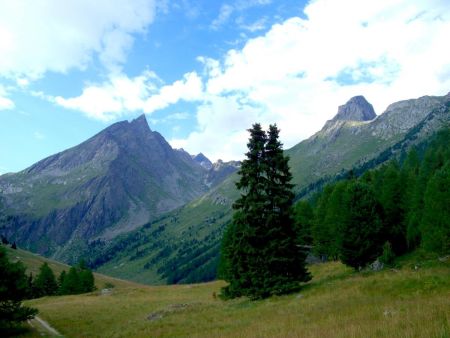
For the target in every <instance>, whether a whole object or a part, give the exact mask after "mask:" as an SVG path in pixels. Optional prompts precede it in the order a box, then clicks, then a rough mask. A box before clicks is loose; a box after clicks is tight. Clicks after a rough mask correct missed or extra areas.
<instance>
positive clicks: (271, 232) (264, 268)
mask: <svg viewBox="0 0 450 338" xmlns="http://www.w3.org/2000/svg"><path fill="white" fill-rule="evenodd" d="M249 132H250V140H249V143H248V144H247V146H248V152H247V154H246V156H247V158H246V160H244V161H243V162H242V166H241V169H240V171H239V174H240V180H239V181H238V182H237V184H236V186H237V187H238V189H240V190H241V196H240V198H238V199H237V200H236V202H235V204H234V205H233V208H234V209H235V213H234V215H233V221H232V223H231V224H230V225H229V226H228V228H227V230H226V232H225V234H224V238H223V242H222V252H221V265H220V273H221V277H222V278H224V279H225V280H226V281H227V282H228V283H229V284H228V286H227V287H225V288H223V289H222V296H223V297H225V298H234V297H240V296H248V297H250V298H251V299H259V298H265V297H268V296H270V295H272V294H283V293H287V292H292V291H294V290H298V288H299V285H300V282H304V281H307V280H309V278H310V276H309V274H308V272H307V271H306V268H305V263H304V259H305V253H304V252H303V251H302V250H301V248H300V247H299V246H298V239H297V234H296V232H295V229H294V227H295V225H294V219H293V209H292V202H293V198H294V194H293V193H292V187H293V186H292V184H291V183H290V181H291V179H292V175H291V173H290V171H289V166H288V160H289V159H288V158H287V157H285V156H284V154H283V150H282V145H281V143H280V142H279V140H278V134H279V131H278V129H277V127H276V126H270V127H269V131H268V133H267V135H266V133H265V132H264V131H263V130H262V129H261V126H260V125H259V124H254V125H253V128H252V129H250V130H249Z"/></svg>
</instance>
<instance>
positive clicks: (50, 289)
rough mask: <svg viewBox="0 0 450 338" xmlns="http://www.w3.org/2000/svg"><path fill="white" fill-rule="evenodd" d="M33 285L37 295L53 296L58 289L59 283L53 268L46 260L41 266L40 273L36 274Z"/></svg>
mask: <svg viewBox="0 0 450 338" xmlns="http://www.w3.org/2000/svg"><path fill="white" fill-rule="evenodd" d="M33 285H34V290H35V291H34V293H35V296H36V297H43V296H53V295H55V294H56V292H57V291H58V283H57V282H56V278H55V275H54V273H53V270H52V269H51V268H50V267H49V266H48V264H47V263H46V262H44V263H42V265H41V267H40V268H39V274H38V275H37V276H36V279H35V280H34V283H33Z"/></svg>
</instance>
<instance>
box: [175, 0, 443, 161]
mask: <svg viewBox="0 0 450 338" xmlns="http://www.w3.org/2000/svg"><path fill="white" fill-rule="evenodd" d="M304 14H305V17H304V18H300V17H293V18H290V19H288V20H286V21H284V22H282V23H280V24H276V25H274V26H272V28H271V29H270V30H269V31H268V32H267V33H266V34H265V35H263V36H260V37H257V38H253V39H251V40H249V41H248V42H247V43H246V44H245V46H244V47H243V48H242V49H239V50H237V49H232V50H230V51H228V52H227V53H226V55H225V56H224V57H223V59H220V60H215V59H209V58H206V57H203V58H199V61H201V62H203V63H204V69H205V73H206V78H207V80H206V81H205V94H204V97H205V101H204V103H203V105H202V106H200V107H199V109H198V111H197V121H198V126H197V130H195V131H194V132H192V133H191V134H190V135H189V136H188V137H187V138H185V139H182V140H172V144H174V145H177V146H178V145H182V146H183V148H185V149H187V150H188V151H190V152H191V153H197V152H199V151H204V152H205V153H206V154H207V155H208V156H210V157H211V158H212V159H217V158H219V157H222V158H224V159H233V158H235V159H236V158H242V154H243V153H244V152H245V139H246V137H247V135H246V133H245V132H243V131H245V129H246V128H248V127H250V125H251V123H252V122H255V121H259V122H262V123H263V124H267V123H274V122H276V123H277V124H278V126H279V127H280V128H281V130H282V132H281V138H282V140H283V142H284V143H285V146H286V147H291V146H293V145H294V144H296V143H297V142H299V141H300V140H301V139H304V138H306V137H308V136H310V135H311V134H313V133H314V132H315V131H317V130H318V129H320V128H321V126H322V125H323V123H324V122H325V121H326V120H327V119H330V118H332V117H333V115H334V114H335V113H336V110H337V107H338V105H340V104H343V103H345V101H346V100H347V99H349V98H350V97H352V96H354V95H360V94H362V95H365V96H366V98H367V99H368V100H369V101H370V102H371V103H372V104H373V105H374V107H375V109H376V111H377V113H378V114H379V113H381V112H382V111H383V110H384V109H385V108H386V106H387V105H388V104H389V103H392V102H395V101H398V100H401V99H407V98H412V97H417V96H421V95H425V94H430V95H443V94H445V93H447V92H448V91H449V90H450V77H449V76H448V75H449V74H450V49H449V48H448V43H447V40H448V37H449V36H450V7H449V6H448V2H447V1H445V0H433V1H420V0H396V1H390V0H380V1H369V0H367V1H361V0H344V1H332V0H316V1H312V2H310V3H309V4H308V5H307V6H306V7H305V9H304ZM230 114H231V115H230ZM217 121H220V123H218V122H217ZM224 140H226V142H224ZM234 140H239V141H236V145H235V147H234V146H233V148H231V147H230V144H233V142H234ZM242 140H244V142H242ZM240 142H242V143H240ZM205 146H206V147H208V150H203V149H204V147H205Z"/></svg>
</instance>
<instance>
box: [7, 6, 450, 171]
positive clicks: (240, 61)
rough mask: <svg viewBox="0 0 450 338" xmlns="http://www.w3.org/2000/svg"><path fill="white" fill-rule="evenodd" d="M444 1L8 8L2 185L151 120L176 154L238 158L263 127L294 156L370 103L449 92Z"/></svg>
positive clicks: (448, 20)
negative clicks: (341, 112)
mask: <svg viewBox="0 0 450 338" xmlns="http://www.w3.org/2000/svg"><path fill="white" fill-rule="evenodd" d="M449 7H450V6H448V2H447V1H446V0H442V1H439V0H435V1H434V0H432V1H419V0H417V1H415V0H396V1H388V0H380V1H376V2H375V1H369V0H342V1H332V0H316V1H311V2H306V1H275V0H247V1H243V0H230V1H206V0H205V1H191V0H176V1H154V0H128V1H117V2H115V3H114V6H113V5H112V2H111V1H108V0H98V1H89V0H77V1H75V0H73V1H72V0H68V1H57V0H42V1H33V0H16V1H12V0H11V1H2V2H1V3H0V174H1V173H6V172H11V171H19V170H22V169H24V168H26V167H27V166H29V165H31V164H32V163H34V162H36V161H38V160H40V159H42V158H44V157H46V156H49V155H51V154H54V153H56V152H59V151H62V150H64V149H67V148H69V147H72V146H75V145H77V144H79V143H80V142H82V141H84V140H86V139H87V138H89V137H91V136H93V135H94V134H95V133H97V132H99V131H100V130H102V129H103V128H105V127H107V126H108V125H110V124H112V123H114V122H116V121H120V120H125V119H132V118H135V117H137V116H138V115H140V114H142V113H145V114H146V116H147V120H148V122H149V125H150V127H151V128H152V129H153V130H157V131H159V132H160V133H161V134H162V135H163V136H164V137H165V138H166V139H167V140H168V141H169V142H170V143H171V144H172V146H173V147H177V148H178V147H183V148H184V149H186V150H187V151H189V152H190V153H192V154H195V153H198V152H200V151H202V152H204V153H205V154H206V155H207V156H208V157H210V158H211V159H212V160H217V159H219V158H222V159H225V160H229V159H239V158H241V157H242V154H243V153H244V152H245V144H246V139H247V133H246V129H247V128H248V127H249V126H250V125H251V124H252V123H253V122H256V121H258V122H261V123H263V124H265V125H267V124H269V123H274V122H276V123H277V124H278V125H279V126H280V128H281V130H282V131H281V137H282V140H283V142H284V143H285V146H286V147H290V146H293V145H295V144H296V143H298V142H299V141H301V140H302V139H304V138H306V137H308V136H310V135H311V134H313V133H314V132H315V131H317V130H318V129H320V127H321V126H322V125H323V123H324V122H325V121H326V120H327V119H330V118H332V117H333V116H334V114H335V113H336V111H337V107H338V105H340V104H343V103H345V102H346V101H347V100H348V99H349V98H350V97H352V96H354V95H364V96H365V97H366V98H367V99H368V100H369V101H370V102H371V103H372V104H373V105H374V107H375V109H376V111H377V113H378V114H380V113H382V112H383V111H384V109H385V108H386V107H387V105H388V104H389V103H392V102H395V101H398V100H402V99H408V98H413V97H418V96H422V95H444V94H446V93H447V92H448V91H450V49H449V48H448V42H447V41H448V36H450V9H449Z"/></svg>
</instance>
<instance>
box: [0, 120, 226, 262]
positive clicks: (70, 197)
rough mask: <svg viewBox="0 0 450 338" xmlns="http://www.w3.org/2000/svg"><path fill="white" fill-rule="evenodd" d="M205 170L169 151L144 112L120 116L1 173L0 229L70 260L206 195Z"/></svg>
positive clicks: (40, 250)
mask: <svg viewBox="0 0 450 338" xmlns="http://www.w3.org/2000/svg"><path fill="white" fill-rule="evenodd" d="M211 170H213V169H212V168H211V169H209V170H208V169H206V168H205V167H204V166H202V165H201V164H200V163H198V162H197V161H195V160H194V159H192V157H191V155H189V154H188V153H186V152H183V151H177V150H173V149H172V148H171V147H170V145H169V144H168V143H167V142H166V141H165V139H164V138H163V137H162V136H161V135H160V134H159V133H157V132H155V131H151V130H150V128H149V126H148V124H147V121H146V118H145V116H144V115H142V116H140V117H139V118H137V119H135V120H133V121H131V122H128V121H123V122H118V123H115V124H113V125H111V126H110V127H108V128H106V129H105V130H103V131H101V132H100V133H98V134H97V135H95V136H93V137H92V138H90V139H89V140H87V141H85V142H83V143H81V144H80V145H78V146H76V147H74V148H71V149H68V150H66V151H63V152H61V153H58V154H56V155H53V156H50V157H48V158H46V159H44V160H42V161H39V162H38V163H36V164H34V165H32V166H31V167H29V168H27V169H25V170H23V171H21V172H19V173H16V174H7V175H3V176H0V215H1V216H0V233H3V234H4V235H6V236H7V237H8V238H12V239H14V240H15V241H17V242H18V243H20V244H21V246H22V247H26V248H28V249H30V250H32V251H34V252H38V253H41V254H44V255H46V256H51V257H53V258H56V259H59V260H63V261H66V262H74V261H76V260H77V259H78V257H79V256H80V255H83V254H85V253H86V252H87V251H88V246H89V243H90V242H92V241H93V240H97V239H102V240H110V239H112V238H114V237H116V236H117V235H119V234H121V233H124V232H128V231H131V230H133V229H136V228H138V227H139V226H142V225H143V224H146V223H147V222H149V221H151V220H154V219H156V218H157V217H159V216H160V215H162V214H164V213H166V212H168V211H170V210H173V209H175V208H177V207H180V206H182V205H184V204H186V203H187V202H189V201H191V200H192V199H195V198H197V197H199V196H201V195H202V194H204V193H205V192H206V191H208V189H209V186H210V185H208V184H207V182H208V177H209V175H211V174H210V171H211ZM221 179H223V177H222V178H221ZM216 184H217V182H216Z"/></svg>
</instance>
